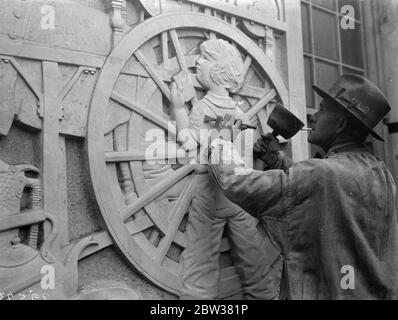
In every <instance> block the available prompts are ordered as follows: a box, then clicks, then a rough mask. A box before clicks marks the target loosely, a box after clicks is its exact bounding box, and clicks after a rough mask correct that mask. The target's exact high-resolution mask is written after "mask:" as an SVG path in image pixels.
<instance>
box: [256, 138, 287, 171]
mask: <svg viewBox="0 0 398 320" xmlns="http://www.w3.org/2000/svg"><path fill="white" fill-rule="evenodd" d="M279 151H280V146H279V141H278V139H277V138H275V137H274V136H273V135H272V134H271V133H267V134H266V135H264V136H261V138H259V139H258V140H257V142H256V143H255V144H254V147H253V153H254V155H255V156H256V157H257V158H260V159H261V160H262V161H264V162H265V164H266V165H267V166H268V167H272V166H273V165H274V164H275V162H276V161H277V160H278V157H279Z"/></svg>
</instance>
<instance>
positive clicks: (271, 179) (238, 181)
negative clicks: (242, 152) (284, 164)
mask: <svg viewBox="0 0 398 320" xmlns="http://www.w3.org/2000/svg"><path fill="white" fill-rule="evenodd" d="M224 148H225V146H224ZM212 152H213V151H212ZM218 157H219V155H218V154H217V151H216V152H215V154H212V155H211V159H210V161H209V162H210V165H209V168H210V171H211V174H212V175H213V177H214V178H215V180H216V181H217V183H218V185H219V186H220V188H221V190H222V191H223V193H224V194H225V196H226V197H227V198H228V199H230V200H231V201H232V202H234V203H236V204H237V205H239V206H240V207H241V208H243V209H244V210H245V211H247V212H248V213H250V214H251V215H253V216H254V217H256V218H266V217H268V218H275V219H283V218H284V215H285V214H286V211H287V210H286V209H287V204H288V200H289V199H288V184H289V177H288V172H285V171H283V170H268V171H265V172H264V171H258V170H253V169H251V168H249V167H248V166H247V165H246V164H245V163H244V161H242V160H232V161H229V163H227V164H219V163H217V161H215V159H218Z"/></svg>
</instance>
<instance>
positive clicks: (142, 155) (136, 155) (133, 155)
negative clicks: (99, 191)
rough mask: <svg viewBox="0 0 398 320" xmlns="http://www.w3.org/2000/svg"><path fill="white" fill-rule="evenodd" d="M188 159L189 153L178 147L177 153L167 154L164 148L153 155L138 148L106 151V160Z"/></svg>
mask: <svg viewBox="0 0 398 320" xmlns="http://www.w3.org/2000/svg"><path fill="white" fill-rule="evenodd" d="M182 152H183V153H182ZM188 159H189V158H188V155H187V154H186V152H185V150H183V149H178V150H177V152H176V154H167V150H163V152H159V153H158V154H157V155H153V154H151V153H146V152H145V151H142V150H136V149H132V150H128V151H116V152H106V153H105V161H106V162H125V161H151V160H188Z"/></svg>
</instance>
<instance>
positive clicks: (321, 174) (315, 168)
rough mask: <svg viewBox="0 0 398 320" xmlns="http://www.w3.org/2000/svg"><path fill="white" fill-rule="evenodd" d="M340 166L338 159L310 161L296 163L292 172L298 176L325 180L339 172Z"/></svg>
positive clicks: (292, 167)
mask: <svg viewBox="0 0 398 320" xmlns="http://www.w3.org/2000/svg"><path fill="white" fill-rule="evenodd" d="M340 166H341V165H340V163H339V161H337V160H336V159H308V160H303V161H300V162H296V163H294V164H293V165H292V166H291V168H290V170H291V173H292V174H294V175H296V176H306V177H310V178H311V179H323V178H325V177H330V176H331V175H333V174H335V173H337V172H339V171H340Z"/></svg>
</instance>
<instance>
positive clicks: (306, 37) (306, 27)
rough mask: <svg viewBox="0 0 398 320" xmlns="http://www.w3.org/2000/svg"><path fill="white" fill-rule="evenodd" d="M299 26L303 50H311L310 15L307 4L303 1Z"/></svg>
mask: <svg viewBox="0 0 398 320" xmlns="http://www.w3.org/2000/svg"><path fill="white" fill-rule="evenodd" d="M301 26H302V33H303V48H304V52H311V29H310V15H309V8H308V5H307V4H304V3H302V4H301Z"/></svg>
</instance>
